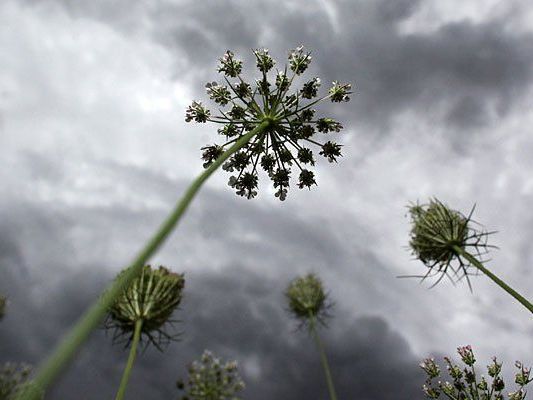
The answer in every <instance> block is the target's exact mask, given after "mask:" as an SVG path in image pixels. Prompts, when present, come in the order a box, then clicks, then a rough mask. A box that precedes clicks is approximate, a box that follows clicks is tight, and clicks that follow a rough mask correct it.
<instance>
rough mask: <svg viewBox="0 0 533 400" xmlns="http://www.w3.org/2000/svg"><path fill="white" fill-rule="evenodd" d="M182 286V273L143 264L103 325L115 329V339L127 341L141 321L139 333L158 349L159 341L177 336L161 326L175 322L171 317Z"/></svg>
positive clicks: (163, 341) (180, 296) (183, 281)
mask: <svg viewBox="0 0 533 400" xmlns="http://www.w3.org/2000/svg"><path fill="white" fill-rule="evenodd" d="M184 285H185V280H184V278H183V274H176V273H173V272H170V271H169V270H168V269H167V268H165V267H162V266H160V267H159V268H158V269H152V267H150V266H149V265H147V266H145V267H144V268H143V270H142V272H141V274H140V275H139V277H138V278H137V279H135V280H134V281H133V283H132V284H131V285H130V286H129V287H128V288H127V289H126V290H124V292H123V294H122V295H121V296H120V297H119V298H118V299H117V301H116V302H115V304H114V305H113V306H112V307H111V308H110V310H109V314H108V318H107V321H106V328H113V329H114V330H115V335H114V339H118V338H123V339H124V338H125V339H126V341H127V344H129V342H130V341H131V339H132V337H133V333H134V329H135V323H136V322H137V321H139V320H141V321H142V322H143V323H142V330H141V333H142V336H146V337H147V338H148V340H149V342H151V343H153V344H154V345H155V346H156V347H157V348H158V349H160V350H161V347H160V344H161V343H168V342H169V341H171V340H173V339H175V338H176V335H174V336H172V335H169V334H168V333H167V332H165V330H164V328H165V325H166V324H167V323H169V324H172V322H174V321H172V320H171V316H172V313H173V312H174V310H175V309H176V308H177V307H178V305H179V304H180V302H181V298H182V291H183V287H184ZM141 340H142V339H141Z"/></svg>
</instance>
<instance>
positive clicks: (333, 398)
mask: <svg viewBox="0 0 533 400" xmlns="http://www.w3.org/2000/svg"><path fill="white" fill-rule="evenodd" d="M309 322H310V324H309V330H310V331H311V335H313V339H314V340H315V343H316V346H317V347H318V352H319V353H320V361H321V363H322V368H324V373H325V374H326V382H327V384H328V391H329V398H330V400H337V394H336V393H335V386H334V385H333V379H332V378H331V372H330V370H329V364H328V359H327V357H326V352H325V351H324V346H322V341H321V340H320V337H319V336H318V332H317V330H316V319H315V317H314V316H312V315H310V316H309Z"/></svg>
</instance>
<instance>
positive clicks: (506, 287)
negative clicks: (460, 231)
mask: <svg viewBox="0 0 533 400" xmlns="http://www.w3.org/2000/svg"><path fill="white" fill-rule="evenodd" d="M453 249H454V250H455V252H456V253H457V254H459V255H460V256H462V257H464V258H466V259H467V260H468V261H469V262H470V263H471V264H472V265H473V266H474V267H476V268H477V269H479V270H480V271H481V272H483V273H484V274H485V275H487V276H488V277H489V278H490V279H492V280H493V281H494V282H495V283H496V284H497V285H498V286H500V287H501V288H502V289H503V290H505V291H506V292H507V293H509V294H510V295H511V296H513V297H514V298H515V299H516V300H518V301H519V302H520V303H521V304H522V305H523V306H524V307H526V308H527V309H528V310H529V312H531V313H533V304H531V303H530V302H529V301H527V300H526V298H525V297H523V296H522V295H521V294H519V293H518V292H517V291H515V290H514V289H513V288H512V287H510V286H509V285H507V284H506V283H505V282H504V281H502V280H501V279H500V278H498V277H497V276H496V275H494V274H493V273H492V272H491V271H489V270H488V269H487V268H486V267H485V266H484V265H483V264H482V263H481V262H479V261H478V260H477V259H476V258H475V257H474V256H473V255H472V254H470V253H468V252H466V251H464V250H463V249H462V248H460V247H459V246H453Z"/></svg>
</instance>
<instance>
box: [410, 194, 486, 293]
mask: <svg viewBox="0 0 533 400" xmlns="http://www.w3.org/2000/svg"><path fill="white" fill-rule="evenodd" d="M473 211H474V208H472V211H471V212H470V214H469V215H468V216H465V215H463V214H461V213H460V212H459V211H455V210H452V209H450V208H449V207H448V206H446V205H445V204H443V203H442V202H440V201H439V200H437V199H431V200H430V202H429V203H428V204H425V205H419V204H416V205H411V206H409V213H410V216H411V223H412V227H411V234H410V241H409V246H410V248H411V250H412V253H413V255H414V256H415V257H416V258H418V259H419V260H420V261H422V262H423V263H424V264H425V265H426V266H427V267H428V268H429V271H428V273H427V274H426V275H425V276H423V278H424V279H425V278H426V277H427V276H429V275H430V274H432V273H434V274H441V277H440V278H439V280H438V281H437V283H438V282H439V281H440V279H442V277H443V276H445V275H446V276H448V277H450V279H452V278H453V277H454V276H455V277H457V278H458V279H461V278H462V277H466V278H467V280H468V275H469V270H468V268H469V267H471V264H470V262H469V261H468V260H467V259H465V258H464V257H463V255H462V254H461V252H460V251H458V249H460V250H462V251H465V252H468V253H470V254H473V255H474V256H476V257H477V258H478V259H479V261H480V262H481V256H482V255H484V254H486V253H487V250H488V248H490V247H494V246H490V245H488V244H487V243H486V242H487V236H488V235H489V234H491V233H493V232H486V231H483V230H478V229H476V228H475V227H474V224H475V222H474V221H473V220H472V218H471V217H472V213H473ZM452 280H453V279H452ZM468 282H469V283H470V281H469V280H468Z"/></svg>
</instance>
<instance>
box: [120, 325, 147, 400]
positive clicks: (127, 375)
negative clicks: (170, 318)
mask: <svg viewBox="0 0 533 400" xmlns="http://www.w3.org/2000/svg"><path fill="white" fill-rule="evenodd" d="M142 325H143V320H142V319H138V320H137V321H135V331H134V333H133V340H132V341H131V349H130V355H129V356H128V362H127V363H126V367H125V368H124V373H123V374H122V379H121V380H120V386H119V388H118V392H117V396H116V397H115V400H122V399H123V398H124V394H125V393H126V387H127V386H128V381H129V379H130V374H131V369H132V367H133V363H134V362H135V357H136V356H137V347H138V345H139V339H140V338H141V328H142Z"/></svg>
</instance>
